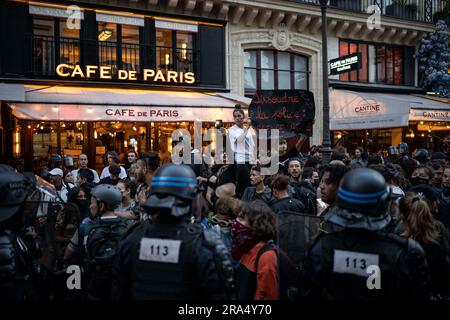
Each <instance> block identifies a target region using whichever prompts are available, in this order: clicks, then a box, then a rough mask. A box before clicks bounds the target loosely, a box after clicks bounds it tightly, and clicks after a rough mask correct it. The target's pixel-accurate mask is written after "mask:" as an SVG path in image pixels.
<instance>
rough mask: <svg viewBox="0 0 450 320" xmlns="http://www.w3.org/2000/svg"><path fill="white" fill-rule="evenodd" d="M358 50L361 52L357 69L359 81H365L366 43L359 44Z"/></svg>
mask: <svg viewBox="0 0 450 320" xmlns="http://www.w3.org/2000/svg"><path fill="white" fill-rule="evenodd" d="M359 52H360V53H361V62H360V63H361V69H359V81H360V82H367V45H366V44H362V43H361V44H359Z"/></svg>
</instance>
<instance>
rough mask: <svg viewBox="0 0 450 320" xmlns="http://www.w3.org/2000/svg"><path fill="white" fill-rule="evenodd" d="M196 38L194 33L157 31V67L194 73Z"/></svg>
mask: <svg viewBox="0 0 450 320" xmlns="http://www.w3.org/2000/svg"><path fill="white" fill-rule="evenodd" d="M193 39H194V36H193V33H192V32H187V31H180V30H170V29H163V28H157V29H156V67H157V68H159V69H168V70H176V71H179V72H192V71H193V70H194V66H193V62H194V58H193V57H194V55H193V50H194V40H193Z"/></svg>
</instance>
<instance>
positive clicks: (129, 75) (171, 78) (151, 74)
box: [56, 63, 195, 84]
mask: <svg viewBox="0 0 450 320" xmlns="http://www.w3.org/2000/svg"><path fill="white" fill-rule="evenodd" d="M56 74H57V75H58V76H60V77H63V78H100V79H112V78H113V76H114V77H115V78H117V79H119V80H129V81H137V80H143V81H149V82H163V83H184V84H193V83H194V82H195V75H194V73H193V72H177V71H166V70H154V69H144V70H142V73H141V74H138V73H137V71H133V70H120V69H119V70H117V71H114V74H113V70H112V68H111V67H110V66H92V65H87V66H84V67H82V66H80V65H69V64H65V63H61V64H59V65H58V66H57V67H56Z"/></svg>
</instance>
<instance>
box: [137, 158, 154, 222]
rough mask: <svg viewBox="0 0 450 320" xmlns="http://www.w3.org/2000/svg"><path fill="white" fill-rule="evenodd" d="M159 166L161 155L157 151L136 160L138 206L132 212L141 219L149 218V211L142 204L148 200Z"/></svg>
mask: <svg viewBox="0 0 450 320" xmlns="http://www.w3.org/2000/svg"><path fill="white" fill-rule="evenodd" d="M158 167H159V155H158V154H157V153H153V152H152V153H147V154H142V155H141V157H140V158H139V159H138V161H137V162H136V170H135V175H136V181H137V182H138V183H139V186H138V187H137V190H136V196H135V203H136V206H135V207H134V208H133V210H132V212H133V213H134V215H135V216H136V217H140V219H141V220H142V219H143V220H145V219H147V217H148V216H147V213H146V212H145V210H143V209H142V207H141V206H142V205H143V204H144V203H145V202H146V201H147V199H148V197H149V195H150V185H151V182H152V178H153V174H154V172H155V171H156V169H158Z"/></svg>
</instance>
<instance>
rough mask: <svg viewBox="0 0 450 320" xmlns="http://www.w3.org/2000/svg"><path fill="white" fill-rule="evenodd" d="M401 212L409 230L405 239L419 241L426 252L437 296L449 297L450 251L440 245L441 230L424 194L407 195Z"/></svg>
mask: <svg viewBox="0 0 450 320" xmlns="http://www.w3.org/2000/svg"><path fill="white" fill-rule="evenodd" d="M399 208H400V213H401V215H402V220H403V223H404V228H405V230H404V232H403V233H402V236H403V237H405V238H410V239H413V240H415V241H417V242H418V243H419V244H420V245H421V246H422V248H423V249H424V251H425V254H426V257H427V262H428V265H429V266H430V271H431V282H432V287H433V296H435V297H440V296H442V295H445V296H448V295H449V294H450V261H449V258H450V257H449V253H448V250H447V249H446V248H444V247H443V246H441V245H440V244H439V243H438V237H439V232H438V228H437V227H436V221H435V220H434V217H433V214H432V213H431V210H430V208H429V206H428V203H427V202H426V200H425V196H424V194H423V193H421V192H419V193H415V192H410V191H409V192H407V193H406V196H405V197H404V198H402V199H400V205H399Z"/></svg>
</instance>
